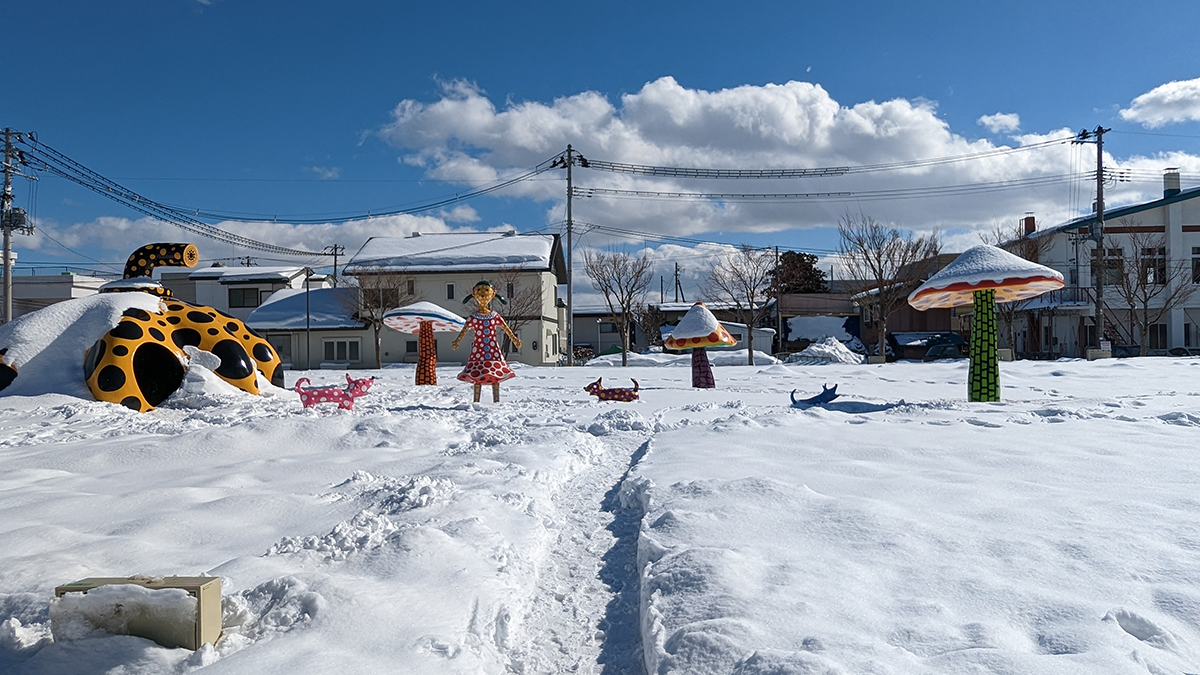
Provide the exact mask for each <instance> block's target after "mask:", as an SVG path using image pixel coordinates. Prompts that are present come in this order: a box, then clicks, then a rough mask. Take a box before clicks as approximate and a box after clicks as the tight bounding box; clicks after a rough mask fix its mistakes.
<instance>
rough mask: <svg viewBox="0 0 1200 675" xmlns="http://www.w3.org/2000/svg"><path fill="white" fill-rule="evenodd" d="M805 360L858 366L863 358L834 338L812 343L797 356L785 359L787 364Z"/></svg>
mask: <svg viewBox="0 0 1200 675" xmlns="http://www.w3.org/2000/svg"><path fill="white" fill-rule="evenodd" d="M807 360H817V361H824V362H826V363H849V364H859V363H862V362H863V357H862V355H860V354H855V353H854V352H852V351H850V350H849V349H847V348H846V345H844V344H842V343H841V341H839V340H837V339H836V338H832V337H827V338H825V339H824V340H821V341H820V342H814V343H813V344H811V345H809V346H808V347H807V348H806V349H805V350H804V351H802V352H800V353H798V354H792V355H791V356H789V357H788V359H787V361H788V363H792V362H795V361H807Z"/></svg>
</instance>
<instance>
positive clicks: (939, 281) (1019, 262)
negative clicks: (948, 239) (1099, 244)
mask: <svg viewBox="0 0 1200 675" xmlns="http://www.w3.org/2000/svg"><path fill="white" fill-rule="evenodd" d="M1062 287H1063V276H1062V274H1060V273H1058V272H1056V271H1054V270H1052V269H1050V268H1049V267H1046V266H1045V265H1039V264H1037V263H1035V262H1032V261H1029V260H1025V259H1024V258H1021V257H1018V256H1015V255H1013V254H1011V253H1009V252H1008V251H1005V250H1004V249H1000V248H996V247H995V246H987V245H983V246H975V247H974V248H969V249H967V250H966V251H964V252H963V253H962V255H960V256H958V257H957V258H955V259H954V262H952V263H950V264H949V265H946V266H945V267H944V268H942V269H941V271H939V272H938V273H937V274H935V275H933V276H932V277H930V278H929V280H928V281H926V282H925V283H923V284H921V285H920V287H918V288H917V290H915V291H913V292H912V293H911V294H910V295H909V296H908V304H910V305H912V306H913V307H914V308H916V309H919V310H926V309H933V308H935V307H958V306H961V305H969V304H971V303H972V302H973V301H974V294H975V291H983V290H988V289H994V290H995V291H996V302H998V303H1004V302H1014V301H1017V300H1025V299H1028V298H1032V297H1036V296H1038V295H1041V294H1042V293H1045V292H1046V291H1053V290H1055V289H1058V288H1062Z"/></svg>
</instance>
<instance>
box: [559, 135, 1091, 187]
mask: <svg viewBox="0 0 1200 675" xmlns="http://www.w3.org/2000/svg"><path fill="white" fill-rule="evenodd" d="M1073 140H1075V136H1064V137H1062V138H1054V139H1050V140H1046V141H1041V142H1038V143H1030V144H1029V145H1022V146H1019V147H1016V148H996V149H993V150H987V151H984V152H977V153H971V154H967V155H955V156H950V157H934V158H928V159H916V160H906V161H903V162H889V163H884V164H865V165H861V166H835V167H823V168H812V169H701V168H687V167H672V166H652V165H647V164H626V163H622V162H610V161H606V160H595V159H586V158H584V157H583V156H577V157H576V158H575V159H574V161H575V162H576V163H577V164H578V166H580V167H582V168H585V169H595V170H597V171H610V172H614V173H629V174H637V175H643V176H671V177H676V178H720V179H746V178H749V179H764V178H766V179H781V178H815V177H826V176H845V175H850V174H856V173H872V172H877V171H897V170H902V169H914V168H921V167H928V166H936V165H939V164H951V163H956V162H964V161H969V160H975V159H982V158H985V157H995V156H998V155H1007V154H1012V153H1017V152H1027V151H1030V150H1037V149H1041V148H1046V147H1049V146H1052V145H1061V144H1064V143H1069V142H1071V141H1073Z"/></svg>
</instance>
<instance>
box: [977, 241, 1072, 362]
mask: <svg viewBox="0 0 1200 675" xmlns="http://www.w3.org/2000/svg"><path fill="white" fill-rule="evenodd" d="M979 238H980V239H981V240H983V243H985V244H991V245H992V246H996V247H999V248H1002V249H1004V250H1005V251H1008V252H1009V253H1012V254H1013V255H1015V256H1017V257H1020V258H1024V259H1025V260H1028V261H1030V262H1035V263H1040V262H1041V258H1042V256H1043V255H1045V254H1046V253H1047V252H1048V251H1049V250H1050V248H1051V247H1052V246H1053V245H1054V240H1053V239H1051V238H1050V237H1035V236H1033V233H1032V232H1029V231H1027V230H1026V229H1025V224H1024V222H1023V221H1017V223H1016V224H1015V225H1003V224H1000V223H996V225H995V227H994V228H993V229H992V231H991V232H987V233H984V234H981V235H979ZM1032 300H1033V299H1032V298H1030V299H1028V300H1017V301H1015V302H1005V303H996V318H997V319H999V320H1000V323H1002V324H1003V325H1004V328H1005V331H1004V337H1005V340H1007V342H1008V348H1009V349H1011V350H1013V354H1014V355H1015V354H1016V349H1017V317H1018V316H1020V315H1021V312H1023V311H1025V309H1026V308H1027V307H1028V306H1029V304H1030V303H1031V302H1032Z"/></svg>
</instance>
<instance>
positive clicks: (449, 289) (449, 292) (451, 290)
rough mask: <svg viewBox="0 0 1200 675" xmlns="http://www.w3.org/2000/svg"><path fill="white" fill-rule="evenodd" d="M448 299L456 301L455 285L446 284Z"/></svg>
mask: <svg viewBox="0 0 1200 675" xmlns="http://www.w3.org/2000/svg"><path fill="white" fill-rule="evenodd" d="M446 299H447V300H453V299H454V284H446Z"/></svg>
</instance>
